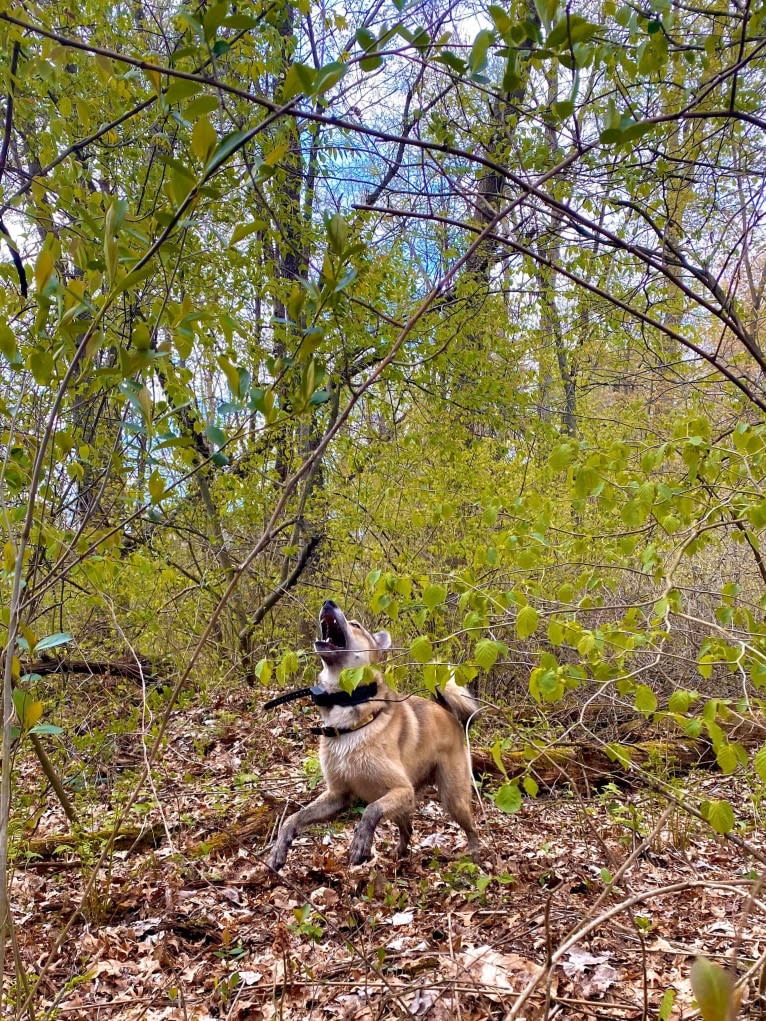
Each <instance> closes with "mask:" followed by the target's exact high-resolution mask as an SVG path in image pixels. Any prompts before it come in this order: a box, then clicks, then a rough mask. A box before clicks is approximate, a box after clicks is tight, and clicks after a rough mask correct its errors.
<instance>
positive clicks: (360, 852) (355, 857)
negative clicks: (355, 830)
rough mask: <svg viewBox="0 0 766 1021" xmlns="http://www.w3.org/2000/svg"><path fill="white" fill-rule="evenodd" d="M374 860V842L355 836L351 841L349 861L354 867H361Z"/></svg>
mask: <svg viewBox="0 0 766 1021" xmlns="http://www.w3.org/2000/svg"><path fill="white" fill-rule="evenodd" d="M370 858H372V841H371V840H367V839H365V838H364V837H361V838H360V837H359V835H357V836H355V837H354V839H353V840H352V841H351V847H350V848H349V852H348V860H349V861H350V862H351V864H352V865H361V864H362V863H363V862H366V861H369V860H370Z"/></svg>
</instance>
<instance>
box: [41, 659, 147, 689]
mask: <svg viewBox="0 0 766 1021" xmlns="http://www.w3.org/2000/svg"><path fill="white" fill-rule="evenodd" d="M159 671H160V666H159V665H158V664H157V663H152V662H151V661H150V660H148V659H143V658H142V657H139V659H130V660H90V659H89V660H85V659H56V658H55V657H54V656H46V657H44V658H43V659H39V660H37V661H36V662H35V663H28V664H26V665H25V666H24V673H25V674H39V675H40V676H41V677H44V676H47V675H49V674H85V675H88V674H92V675H93V676H103V675H110V674H111V675H112V676H114V677H129V678H131V679H132V680H136V681H142V680H143V681H146V682H147V683H149V684H157V683H160V682H161V681H162V677H161V676H160V674H159Z"/></svg>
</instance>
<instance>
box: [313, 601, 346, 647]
mask: <svg viewBox="0 0 766 1021" xmlns="http://www.w3.org/2000/svg"><path fill="white" fill-rule="evenodd" d="M319 630H320V631H321V632H322V644H323V645H324V646H326V647H327V648H328V649H345V648H346V632H345V630H344V629H343V626H342V624H340V623H339V621H338V619H337V618H336V616H335V614H334V613H333V612H332V611H331V610H329V611H327V612H326V613H323V614H322V615H321V617H320V618H319Z"/></svg>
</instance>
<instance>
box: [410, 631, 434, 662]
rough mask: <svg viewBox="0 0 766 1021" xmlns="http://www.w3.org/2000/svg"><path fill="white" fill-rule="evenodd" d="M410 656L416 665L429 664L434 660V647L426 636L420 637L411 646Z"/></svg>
mask: <svg viewBox="0 0 766 1021" xmlns="http://www.w3.org/2000/svg"><path fill="white" fill-rule="evenodd" d="M410 655H411V656H412V658H413V659H414V660H415V662H416V663H428V662H429V661H430V660H432V659H433V655H434V647H433V645H431V642H430V641H429V639H428V638H426V637H425V635H419V636H418V637H417V638H416V639H415V641H414V642H413V643H412V645H411V646H410Z"/></svg>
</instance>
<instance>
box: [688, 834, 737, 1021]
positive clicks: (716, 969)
mask: <svg viewBox="0 0 766 1021" xmlns="http://www.w3.org/2000/svg"><path fill="white" fill-rule="evenodd" d="M718 832H725V831H721V830H719V831H718ZM689 978H690V980H691V986H692V992H693V993H694V998H695V999H696V1001H697V1006H698V1007H699V1010H700V1014H701V1015H702V1017H703V1019H704V1021H733V1019H734V1017H735V1016H736V1013H737V1003H736V1000H735V995H734V976H733V975H732V974H731V972H730V971H727V970H726V969H724V968H721V967H720V965H718V964H713V963H712V962H711V961H708V960H706V959H705V958H704V957H698V958H697V959H696V961H695V962H694V964H693V965H692V967H691V972H690V973H689Z"/></svg>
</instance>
